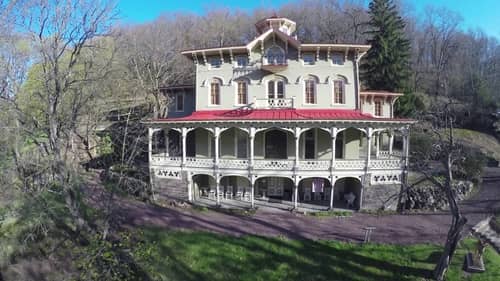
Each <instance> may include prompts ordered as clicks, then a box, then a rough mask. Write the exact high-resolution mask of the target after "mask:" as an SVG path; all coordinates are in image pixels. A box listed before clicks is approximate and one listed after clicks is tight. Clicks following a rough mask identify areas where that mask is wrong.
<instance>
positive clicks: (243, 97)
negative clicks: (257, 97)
mask: <svg viewBox="0 0 500 281" xmlns="http://www.w3.org/2000/svg"><path fill="white" fill-rule="evenodd" d="M236 85H237V87H238V97H237V103H238V104H247V103H248V84H247V82H246V81H238V82H237V83H236Z"/></svg>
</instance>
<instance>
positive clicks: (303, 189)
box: [298, 177, 332, 206]
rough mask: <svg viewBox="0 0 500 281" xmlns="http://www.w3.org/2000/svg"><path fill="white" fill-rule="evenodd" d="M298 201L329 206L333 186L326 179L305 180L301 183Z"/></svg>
mask: <svg viewBox="0 0 500 281" xmlns="http://www.w3.org/2000/svg"><path fill="white" fill-rule="evenodd" d="M298 188H299V197H298V201H299V202H301V203H306V204H313V205H320V206H328V205H329V204H330V194H331V192H332V185H331V183H330V181H329V180H328V179H326V178H321V177H314V178H305V179H302V180H301V181H300V182H299V186H298Z"/></svg>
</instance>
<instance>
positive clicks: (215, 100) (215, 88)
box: [210, 79, 220, 105]
mask: <svg viewBox="0 0 500 281" xmlns="http://www.w3.org/2000/svg"><path fill="white" fill-rule="evenodd" d="M210 104H211V105H219V104H220V82H219V80H217V79H213V80H212V82H210Z"/></svg>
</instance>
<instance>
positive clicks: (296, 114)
mask: <svg viewBox="0 0 500 281" xmlns="http://www.w3.org/2000/svg"><path fill="white" fill-rule="evenodd" d="M232 120H235V121H236V120H281V121H293V120H368V121H370V120H371V121H410V120H408V119H394V118H377V117H373V116H372V115H371V114H366V113H361V112H360V111H359V110H348V109H252V108H243V109H235V110H200V111H195V112H193V113H192V114H191V115H189V116H186V117H179V118H164V119H156V120H154V121H167V122H183V121H232Z"/></svg>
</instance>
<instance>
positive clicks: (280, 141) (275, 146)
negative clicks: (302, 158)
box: [265, 130, 288, 159]
mask: <svg viewBox="0 0 500 281" xmlns="http://www.w3.org/2000/svg"><path fill="white" fill-rule="evenodd" d="M287 142H288V141H287V136H286V133H285V132H282V131H279V130H272V131H269V132H267V133H266V144H265V146H266V147H265V157H266V158H267V159H286V158H287V155H286V154H287V153H286V152H287Z"/></svg>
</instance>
